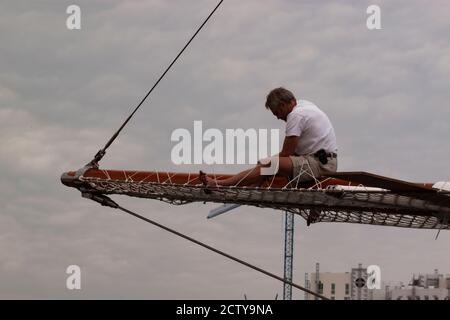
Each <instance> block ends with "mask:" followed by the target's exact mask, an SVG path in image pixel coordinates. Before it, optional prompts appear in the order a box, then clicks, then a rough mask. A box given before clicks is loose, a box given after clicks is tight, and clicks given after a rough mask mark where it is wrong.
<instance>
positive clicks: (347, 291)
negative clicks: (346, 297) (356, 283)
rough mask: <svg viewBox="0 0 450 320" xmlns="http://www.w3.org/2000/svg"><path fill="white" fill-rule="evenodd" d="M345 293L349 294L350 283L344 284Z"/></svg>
mask: <svg viewBox="0 0 450 320" xmlns="http://www.w3.org/2000/svg"><path fill="white" fill-rule="evenodd" d="M345 294H350V284H349V283H346V284H345Z"/></svg>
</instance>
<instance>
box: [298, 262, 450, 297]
mask: <svg viewBox="0 0 450 320" xmlns="http://www.w3.org/2000/svg"><path fill="white" fill-rule="evenodd" d="M305 287H306V288H308V289H310V290H312V291H314V292H317V293H319V294H321V295H323V296H325V297H327V298H329V299H332V300H449V299H450V298H449V297H450V275H443V274H439V273H438V270H437V269H436V270H435V272H434V273H433V274H424V275H422V274H420V275H419V276H418V278H417V279H416V278H415V277H414V276H413V278H412V280H411V282H410V284H409V285H407V286H405V285H403V284H399V285H384V286H382V288H381V289H368V288H367V269H366V268H363V267H362V265H361V264H359V265H358V267H357V268H352V269H351V271H350V272H320V270H319V264H318V263H317V264H316V272H313V273H309V274H308V273H306V274H305ZM314 299H317V298H316V297H315V296H313V295H311V294H308V293H305V300H314Z"/></svg>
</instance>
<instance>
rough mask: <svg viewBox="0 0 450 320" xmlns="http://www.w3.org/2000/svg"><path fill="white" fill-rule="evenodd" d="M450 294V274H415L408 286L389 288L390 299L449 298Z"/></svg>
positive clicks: (387, 296) (387, 297) (436, 272)
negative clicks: (416, 276)
mask: <svg viewBox="0 0 450 320" xmlns="http://www.w3.org/2000/svg"><path fill="white" fill-rule="evenodd" d="M449 296H450V275H444V274H439V272H438V270H437V269H435V270H434V273H432V274H424V275H422V274H419V277H418V278H417V279H416V278H415V277H414V276H413V278H412V280H411V282H410V283H409V285H408V286H400V287H394V288H392V289H390V290H388V292H387V295H386V297H385V298H386V299H389V300H448V299H449Z"/></svg>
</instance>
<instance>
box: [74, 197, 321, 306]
mask: <svg viewBox="0 0 450 320" xmlns="http://www.w3.org/2000/svg"><path fill="white" fill-rule="evenodd" d="M83 196H84V197H86V198H89V199H92V200H94V201H96V202H98V203H100V204H101V205H102V206H109V207H112V208H114V209H120V210H122V211H123V212H126V213H128V214H130V215H132V216H134V217H136V218H138V219H141V220H143V221H145V222H148V223H150V224H153V225H154V226H157V227H159V228H161V229H164V230H166V231H168V232H170V233H173V234H175V235H177V236H179V237H181V238H183V239H186V240H188V241H190V242H193V243H195V244H198V245H199V246H202V247H203V248H206V249H208V250H210V251H213V252H215V253H218V254H220V255H222V256H224V257H226V258H228V259H231V260H234V261H236V262H238V263H240V264H243V265H244V266H247V267H249V268H251V269H253V270H256V271H259V272H261V273H263V274H265V275H267V276H269V277H272V278H274V279H277V280H279V281H282V282H284V283H287V284H289V285H291V286H293V287H295V288H297V289H300V290H302V291H305V292H307V293H309V294H312V295H313V296H316V297H319V298H321V299H323V300H329V299H328V298H327V297H325V296H323V295H321V294H318V293H316V292H314V291H311V290H309V289H307V288H304V287H302V286H299V285H298V284H295V283H293V282H292V281H289V280H286V279H284V278H281V277H279V276H277V275H275V274H273V273H271V272H269V271H266V270H264V269H261V268H259V267H257V266H254V265H252V264H250V263H248V262H246V261H244V260H241V259H239V258H236V257H234V256H232V255H230V254H228V253H225V252H223V251H221V250H218V249H216V248H214V247H211V246H209V245H207V244H205V243H203V242H201V241H198V240H196V239H194V238H191V237H189V236H187V235H184V234H182V233H180V232H178V231H176V230H173V229H171V228H169V227H166V226H164V225H162V224H160V223H158V222H156V221H153V220H150V219H148V218H146V217H144V216H141V215H140V214H137V213H135V212H133V211H130V210H128V209H125V208H123V207H121V206H120V205H119V204H117V203H116V202H114V201H113V200H112V199H111V198H109V197H107V196H105V195H95V194H90V193H84V194H83Z"/></svg>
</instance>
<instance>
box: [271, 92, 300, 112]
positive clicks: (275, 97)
mask: <svg viewBox="0 0 450 320" xmlns="http://www.w3.org/2000/svg"><path fill="white" fill-rule="evenodd" d="M292 100H296V99H295V97H294V94H293V93H292V92H291V91H289V90H287V89H285V88H282V87H280V88H276V89H273V90H272V91H270V93H269V94H268V95H267V100H266V108H267V109H271V110H272V109H275V108H277V107H278V106H279V105H281V104H285V103H289V102H291V101H292Z"/></svg>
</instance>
